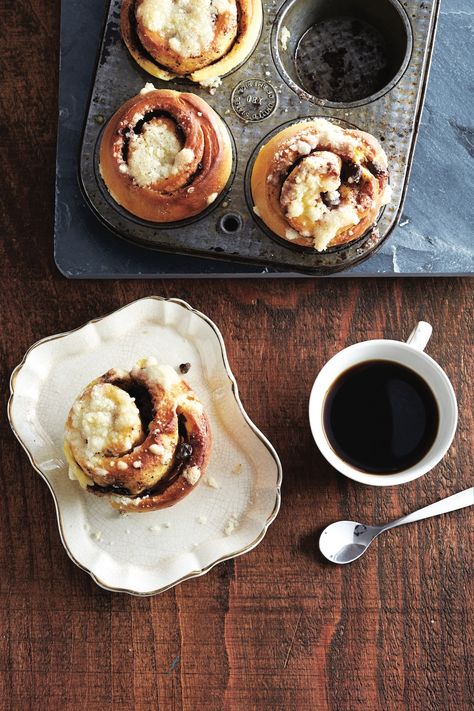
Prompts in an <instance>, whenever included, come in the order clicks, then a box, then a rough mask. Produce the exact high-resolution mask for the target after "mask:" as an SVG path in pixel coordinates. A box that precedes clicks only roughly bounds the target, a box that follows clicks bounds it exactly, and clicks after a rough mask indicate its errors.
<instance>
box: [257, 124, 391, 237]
mask: <svg viewBox="0 0 474 711" xmlns="http://www.w3.org/2000/svg"><path fill="white" fill-rule="evenodd" d="M387 186H388V171H387V158H386V155H385V152H384V151H383V149H382V147H381V146H380V144H379V143H378V141H377V140H376V139H375V138H374V136H372V135H370V134H369V133H365V132H364V131H359V130H356V129H344V128H341V127H340V126H336V125H335V124H332V123H331V122H329V121H327V120H325V119H313V120H310V121H303V122H298V123H296V124H293V125H292V126H289V127H287V128H285V129H284V130H283V131H280V132H279V133H277V134H276V135H275V136H273V137H272V138H271V139H270V141H269V142H268V143H267V144H265V145H264V146H263V147H262V148H261V150H260V152H259V153H258V155H257V158H256V160H255V164H254V166H253V170H252V177H251V189H252V197H253V202H254V206H255V207H254V210H255V213H256V214H257V215H258V216H259V217H260V218H261V219H262V220H263V222H264V223H265V224H266V225H267V227H269V228H270V229H271V230H272V231H273V232H274V233H275V234H276V235H278V236H279V237H282V238H283V239H286V240H287V241H289V242H291V243H292V244H298V245H301V246H304V247H312V248H314V249H316V250H317V251H324V250H326V249H327V248H329V247H334V246H338V245H342V244H347V243H350V242H353V241H354V240H356V239H358V238H359V237H360V236H362V235H363V234H364V233H365V232H367V230H368V229H369V228H370V227H371V226H372V225H373V224H374V223H375V222H376V220H377V216H378V214H379V212H380V209H381V207H382V205H384V204H385V203H386V202H387V201H388V196H389V190H388V188H387Z"/></svg>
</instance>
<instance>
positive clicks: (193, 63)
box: [120, 0, 263, 88]
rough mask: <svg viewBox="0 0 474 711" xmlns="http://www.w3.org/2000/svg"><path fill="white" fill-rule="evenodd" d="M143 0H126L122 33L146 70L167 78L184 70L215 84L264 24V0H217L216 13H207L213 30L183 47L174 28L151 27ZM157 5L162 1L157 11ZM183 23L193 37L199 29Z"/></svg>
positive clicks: (184, 73)
mask: <svg viewBox="0 0 474 711" xmlns="http://www.w3.org/2000/svg"><path fill="white" fill-rule="evenodd" d="M144 2H145V0H123V3H122V8H121V13H120V27H121V33H122V38H123V40H124V42H125V44H126V46H127V49H128V50H129V52H130V54H131V55H132V57H133V59H134V60H135V61H136V62H137V63H138V64H139V65H140V66H141V67H142V68H143V69H145V71H147V72H149V73H150V74H152V75H153V76H156V77H158V78H160V79H162V80H164V81H169V80H170V79H172V78H173V77H174V76H176V75H180V76H188V78H190V79H191V80H192V81H195V82H198V83H202V84H203V86H208V87H211V88H212V87H214V86H217V85H218V84H219V78H220V77H222V76H224V75H225V74H228V73H229V72H231V71H232V70H233V69H235V68H236V67H238V66H239V65H240V64H242V62H244V61H245V60H246V59H247V57H248V56H249V55H250V53H251V52H252V50H253V48H254V47H255V44H256V43H257V40H258V37H259V35H260V31H261V27H262V20H263V13H262V3H261V0H226V1H225V2H223V0H220V2H217V3H215V5H216V8H215V12H214V14H213V16H212V19H211V18H208V19H207V22H208V27H207V30H208V33H206V34H209V33H210V35H211V36H209V37H208V38H207V41H205V42H202V46H201V47H200V48H199V49H197V50H196V51H193V49H190V48H189V47H186V48H184V47H183V43H182V41H179V39H177V37H176V36H173V33H170V32H169V31H168V32H165V31H164V30H163V28H162V27H161V28H160V29H159V30H156V29H153V27H150V25H153V23H152V22H150V21H149V20H147V18H146V17H144V12H143V5H144ZM209 5H210V3H209ZM159 10H160V8H159V7H158V8H157V12H158V11H159ZM185 16H186V15H185ZM183 27H184V29H185V30H187V33H188V36H189V37H193V36H195V35H196V28H195V27H193V26H190V27H189V28H187V27H186V25H183ZM170 34H171V36H170Z"/></svg>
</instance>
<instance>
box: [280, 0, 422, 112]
mask: <svg viewBox="0 0 474 711" xmlns="http://www.w3.org/2000/svg"><path fill="white" fill-rule="evenodd" d="M411 50H412V34H411V26H410V22H409V19H408V16H407V14H406V12H405V10H404V8H403V7H402V5H401V4H400V3H399V2H398V0H364V1H362V0H357V2H354V1H352V2H351V0H314V1H313V2H310V0H288V2H286V3H285V4H284V5H283V7H282V8H281V10H280V12H279V14H278V16H277V19H276V21H275V25H274V28H273V33H272V52H273V57H274V60H275V64H276V66H277V68H278V70H279V72H280V74H281V75H282V77H283V79H284V80H285V82H286V83H287V84H288V85H289V86H290V87H291V88H292V89H293V90H294V91H296V93H297V94H298V95H299V96H301V98H304V99H307V100H310V101H312V102H314V103H317V104H324V105H326V106H336V107H337V106H341V105H343V106H359V105H361V104H365V103H368V102H370V101H374V100H376V99H378V98H380V97H381V96H383V95H384V94H385V93H387V92H388V91H390V90H391V89H392V88H393V87H394V86H395V85H396V84H397V83H398V81H399V80H400V78H401V77H402V76H403V74H404V72H405V70H406V68H407V66H408V63H409V61H410V56H411Z"/></svg>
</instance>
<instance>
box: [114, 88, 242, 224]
mask: <svg viewBox="0 0 474 711" xmlns="http://www.w3.org/2000/svg"><path fill="white" fill-rule="evenodd" d="M231 169H232V146H231V142H230V138H229V133H228V131H227V128H226V127H225V125H224V123H223V122H222V121H221V119H220V118H219V116H218V115H217V114H216V113H215V111H214V110H213V109H212V108H211V107H210V106H209V105H208V104H207V103H206V102H205V101H203V100H202V99H201V98H199V96H196V95H195V94H184V93H180V92H178V91H171V90H169V89H155V88H154V86H153V84H147V85H146V86H145V88H144V89H142V91H141V92H140V94H139V95H138V96H134V97H133V98H132V99H130V100H129V101H127V102H126V103H125V104H123V106H121V107H120V108H119V109H118V111H117V112H116V113H115V114H114V115H113V116H112V118H111V119H110V120H109V122H108V123H107V126H106V127H105V130H104V133H103V136H102V141H101V144H100V173H101V175H102V178H103V179H104V182H105V184H106V186H107V188H108V190H109V192H110V194H111V196H112V197H113V199H114V200H115V201H116V202H117V203H118V204H119V205H122V206H123V207H124V208H126V209H127V210H128V211H129V212H131V213H133V214H134V215H137V217H141V218H143V219H144V220H151V221H153V222H175V221H176V220H183V219H185V218H188V217H192V216H193V215H197V214H199V213H200V212H202V210H204V209H205V208H206V207H208V206H209V205H210V204H211V203H212V202H214V200H215V199H216V198H217V196H218V195H219V193H221V192H222V190H223V189H224V188H225V186H226V183H227V181H228V179H229V176H230V173H231Z"/></svg>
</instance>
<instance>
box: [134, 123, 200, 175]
mask: <svg viewBox="0 0 474 711" xmlns="http://www.w3.org/2000/svg"><path fill="white" fill-rule="evenodd" d="M193 160H194V152H193V151H192V150H191V149H190V148H182V147H181V142H180V141H179V139H178V136H177V135H176V132H175V131H173V129H172V128H171V127H170V125H169V122H166V123H165V122H164V121H162V120H161V119H154V120H152V121H149V122H148V123H145V124H144V126H143V128H142V130H141V132H140V133H139V134H136V133H134V132H133V131H132V132H131V134H130V136H129V155H128V172H129V174H130V175H131V177H132V178H133V180H134V181H135V182H136V183H137V185H139V186H140V187H146V186H148V185H152V184H153V183H156V182H157V181H160V180H165V179H166V178H169V177H171V176H173V175H177V174H178V173H180V172H181V171H182V170H183V169H185V168H186V166H188V165H189V164H190V163H192V161H193Z"/></svg>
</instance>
